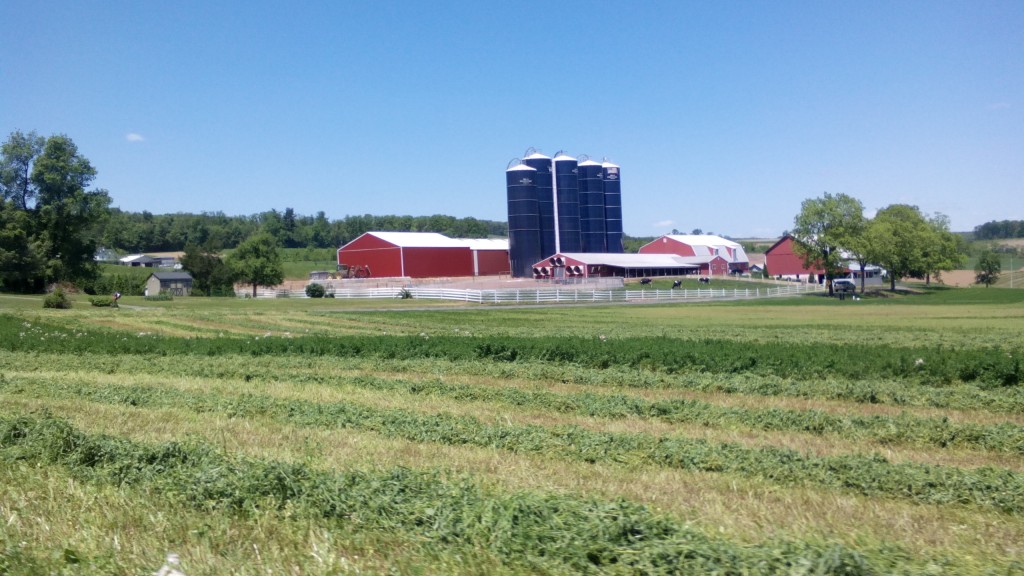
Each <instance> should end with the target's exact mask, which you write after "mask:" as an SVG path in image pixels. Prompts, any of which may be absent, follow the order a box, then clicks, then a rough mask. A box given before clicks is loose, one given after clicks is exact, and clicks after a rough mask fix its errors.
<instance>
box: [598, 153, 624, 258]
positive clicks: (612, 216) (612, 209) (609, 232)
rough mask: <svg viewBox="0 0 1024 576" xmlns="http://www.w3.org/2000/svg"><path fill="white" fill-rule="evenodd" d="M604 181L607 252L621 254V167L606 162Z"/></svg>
mask: <svg viewBox="0 0 1024 576" xmlns="http://www.w3.org/2000/svg"><path fill="white" fill-rule="evenodd" d="M601 173H602V178H603V179H604V219H605V220H604V222H605V223H604V225H605V235H606V237H607V238H608V246H607V251H608V252H609V253H611V254H621V253H622V252H623V247H622V185H621V179H620V177H621V174H620V171H619V167H618V166H616V165H615V164H612V163H611V162H608V161H605V162H604V163H603V164H601Z"/></svg>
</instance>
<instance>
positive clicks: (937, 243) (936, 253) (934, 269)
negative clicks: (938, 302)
mask: <svg viewBox="0 0 1024 576" xmlns="http://www.w3.org/2000/svg"><path fill="white" fill-rule="evenodd" d="M928 225H929V226H930V227H931V238H930V239H929V241H928V242H927V244H926V245H925V247H924V261H925V262H924V272H925V276H924V280H925V284H931V278H932V276H935V278H936V279H940V278H941V275H942V273H943V272H946V271H949V270H955V269H957V268H959V267H960V265H961V264H962V263H963V261H964V244H965V242H964V239H963V237H962V236H960V235H959V234H954V233H952V232H950V231H949V217H948V216H946V215H945V214H934V215H933V216H932V217H931V218H928Z"/></svg>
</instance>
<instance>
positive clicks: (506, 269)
mask: <svg viewBox="0 0 1024 576" xmlns="http://www.w3.org/2000/svg"><path fill="white" fill-rule="evenodd" d="M476 265H477V274H478V275H479V276H496V275H498V274H511V273H512V265H511V264H510V263H509V261H508V251H507V250H477V251H476Z"/></svg>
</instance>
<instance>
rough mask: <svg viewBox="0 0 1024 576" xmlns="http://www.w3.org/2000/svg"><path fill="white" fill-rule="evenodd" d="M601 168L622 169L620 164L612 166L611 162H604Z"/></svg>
mask: <svg viewBox="0 0 1024 576" xmlns="http://www.w3.org/2000/svg"><path fill="white" fill-rule="evenodd" d="M601 166H603V167H604V168H621V166H619V165H618V164H612V163H611V162H602V163H601Z"/></svg>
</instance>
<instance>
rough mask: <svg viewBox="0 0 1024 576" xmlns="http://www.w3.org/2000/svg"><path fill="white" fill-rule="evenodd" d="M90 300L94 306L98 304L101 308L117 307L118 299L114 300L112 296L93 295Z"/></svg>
mask: <svg viewBox="0 0 1024 576" xmlns="http://www.w3.org/2000/svg"><path fill="white" fill-rule="evenodd" d="M89 302H90V303H92V305H93V306H96V307H99V308H104V307H108V308H109V307H113V308H117V301H116V300H114V299H113V298H112V297H110V296H93V297H91V298H89Z"/></svg>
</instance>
